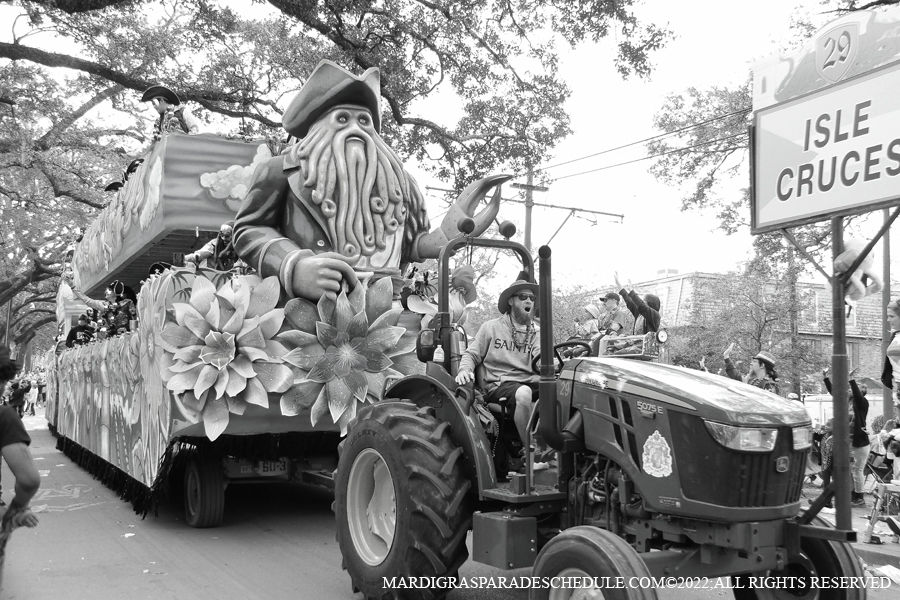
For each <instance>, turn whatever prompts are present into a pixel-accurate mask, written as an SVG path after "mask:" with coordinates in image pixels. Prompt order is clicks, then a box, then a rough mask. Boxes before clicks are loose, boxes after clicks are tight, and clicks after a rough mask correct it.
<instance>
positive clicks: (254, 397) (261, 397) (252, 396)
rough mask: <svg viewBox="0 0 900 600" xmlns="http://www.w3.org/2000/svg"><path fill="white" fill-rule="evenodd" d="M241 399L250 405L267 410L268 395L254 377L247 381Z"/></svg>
mask: <svg viewBox="0 0 900 600" xmlns="http://www.w3.org/2000/svg"><path fill="white" fill-rule="evenodd" d="M241 398H243V399H244V400H246V401H247V402H249V403H250V404H255V405H257V406H262V407H263V408H269V395H268V394H267V393H266V388H264V387H263V384H262V383H260V382H259V381H257V379H256V378H255V377H254V378H253V379H248V380H247V389H245V390H244V393H243V394H241Z"/></svg>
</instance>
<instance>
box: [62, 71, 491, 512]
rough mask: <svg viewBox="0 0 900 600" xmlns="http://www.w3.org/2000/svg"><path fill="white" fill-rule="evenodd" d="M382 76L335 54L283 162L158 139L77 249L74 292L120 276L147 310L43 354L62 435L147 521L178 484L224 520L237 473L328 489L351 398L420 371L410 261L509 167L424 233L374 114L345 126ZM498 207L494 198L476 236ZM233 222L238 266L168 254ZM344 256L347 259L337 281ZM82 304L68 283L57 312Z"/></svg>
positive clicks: (265, 154) (358, 400) (291, 123)
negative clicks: (407, 305)
mask: <svg viewBox="0 0 900 600" xmlns="http://www.w3.org/2000/svg"><path fill="white" fill-rule="evenodd" d="M378 85H379V84H378V72H377V70H374V69H371V70H370V71H368V72H367V73H366V74H364V75H363V76H362V77H356V76H353V75H352V74H350V73H348V72H346V71H344V70H343V69H341V68H340V67H338V66H337V65H334V64H333V63H330V62H328V61H323V63H322V64H321V65H320V66H319V67H318V68H317V69H316V71H315V72H314V73H313V75H312V76H311V77H310V79H309V81H308V82H307V84H306V85H305V86H304V88H303V89H302V90H301V91H300V93H299V94H298V96H297V98H296V99H295V100H294V101H293V102H292V103H291V105H290V106H289V107H288V110H287V111H286V112H285V115H284V117H283V121H284V124H285V129H286V130H287V131H288V132H289V133H291V134H292V135H294V136H295V137H296V138H297V139H299V140H300V141H299V142H298V143H297V144H295V145H294V146H289V147H288V148H287V149H286V150H284V151H278V152H276V153H275V155H274V156H273V152H272V151H271V150H270V146H269V145H268V144H266V143H265V142H262V141H256V142H247V141H244V140H232V139H225V138H222V137H218V136H215V135H209V134H200V135H186V134H182V133H180V132H162V131H161V135H159V136H158V137H159V139H158V141H157V142H156V143H155V144H154V146H153V147H152V149H151V150H150V152H149V153H148V155H147V156H146V157H144V160H143V162H140V163H139V164H137V165H136V169H134V170H133V172H132V173H130V174H129V176H128V177H127V180H126V181H125V182H124V185H122V186H121V188H119V189H118V190H116V191H115V193H116V197H115V199H113V200H112V201H111V202H110V203H109V205H108V206H107V207H106V208H105V209H104V210H103V211H102V212H101V213H100V214H99V215H98V216H97V218H96V219H95V220H94V221H93V222H92V223H91V225H90V226H89V227H88V228H87V230H86V231H85V233H84V235H83V237H82V239H81V240H80V242H79V243H78V244H77V246H76V247H75V249H74V253H73V257H72V276H71V278H70V281H71V284H72V287H73V288H75V289H77V290H79V291H80V292H81V293H83V294H86V295H88V296H91V297H93V298H99V297H101V296H102V295H103V293H104V290H105V289H106V288H107V286H108V285H109V284H110V283H111V282H113V281H116V282H120V283H121V284H122V285H124V286H127V287H129V288H131V289H133V290H135V292H136V302H135V304H136V313H137V319H136V322H132V323H131V327H130V328H129V331H127V332H124V333H121V334H120V335H117V336H114V337H110V338H108V339H105V340H99V341H93V342H91V343H88V344H85V345H81V346H76V347H74V348H70V349H64V350H63V351H61V352H59V353H58V354H57V355H55V356H52V357H48V360H49V361H50V362H51V363H52V368H51V369H49V371H50V373H51V374H50V379H51V382H52V383H51V385H50V386H48V387H49V388H50V390H51V392H50V396H51V397H50V398H49V399H48V410H47V415H48V416H47V418H48V420H49V422H50V426H51V428H52V429H54V430H55V431H56V433H58V436H59V441H58V447H59V448H60V449H62V450H63V451H64V452H65V453H66V454H67V455H69V456H70V457H72V458H73V459H74V460H75V461H76V462H77V463H78V464H79V465H81V466H82V467H84V468H86V469H87V470H89V471H90V472H92V473H93V474H94V475H95V476H97V477H98V478H100V479H101V480H102V481H103V482H104V483H106V484H107V485H109V486H110V487H112V488H113V489H116V490H117V491H118V492H119V493H120V495H121V496H122V497H123V498H124V499H126V500H128V501H130V502H132V504H133V505H134V507H135V510H136V511H137V512H138V513H140V514H144V515H146V514H147V513H148V512H149V511H150V510H152V509H153V508H154V506H155V504H156V502H157V501H158V500H159V498H160V495H161V494H162V493H163V492H165V491H167V490H169V489H173V488H174V489H177V488H178V487H180V485H181V484H182V483H183V485H184V500H185V515H186V520H187V522H188V523H189V524H190V525H192V526H195V527H209V526H216V525H218V524H219V523H220V522H221V520H222V518H223V510H224V508H223V507H224V490H225V488H226V487H227V484H228V482H232V481H251V480H260V479H268V480H271V478H281V479H289V480H293V481H303V482H307V483H313V484H319V485H324V486H327V487H332V486H333V481H332V478H331V473H332V471H333V470H334V469H335V468H336V464H337V445H338V443H339V440H340V435H341V433H342V432H345V431H346V430H347V427H348V424H349V423H350V422H351V420H352V419H353V418H354V417H355V415H356V413H357V408H358V407H359V406H362V405H364V404H366V403H370V402H373V401H376V400H378V399H380V396H381V393H382V390H383V389H384V386H385V383H386V382H387V381H389V380H391V379H399V378H402V377H404V376H405V375H408V374H410V373H413V372H416V371H420V370H422V367H421V366H420V363H419V361H418V360H417V358H416V355H415V334H416V332H417V330H418V329H419V328H420V321H421V318H422V317H421V315H420V314H416V313H412V312H410V311H404V309H403V308H401V306H400V302H399V300H398V298H399V295H398V281H399V280H400V273H401V266H405V263H408V262H410V260H412V259H415V260H422V259H425V258H429V257H436V256H437V254H438V253H439V252H440V249H441V247H443V245H444V244H445V243H446V241H447V240H448V239H449V238H451V237H453V236H455V235H458V229H457V224H458V222H459V221H460V220H462V219H464V218H466V217H471V216H472V215H473V213H474V212H475V208H476V207H477V205H478V204H479V203H480V201H481V200H482V199H483V198H484V197H485V195H486V193H487V190H488V189H490V188H491V187H493V186H495V185H497V184H499V183H501V182H502V181H505V180H506V179H508V177H505V176H500V177H489V178H486V179H483V180H480V181H477V182H475V183H474V184H472V185H471V186H470V187H469V188H467V189H466V190H465V191H464V192H463V194H462V196H461V197H460V200H459V201H458V202H457V203H456V204H455V205H454V206H453V207H451V210H450V211H449V212H448V213H447V215H446V216H445V218H444V219H443V223H442V225H441V226H440V227H438V228H436V229H435V231H428V227H429V224H428V219H427V216H426V215H425V212H424V201H423V198H422V196H421V193H420V192H419V190H418V187H417V186H416V184H415V182H414V181H413V180H412V178H411V177H410V176H409V175H408V174H407V173H406V171H405V170H404V169H403V167H402V163H401V162H400V159H399V158H398V157H397V156H396V154H394V153H393V151H391V150H390V149H389V148H387V146H385V144H384V141H383V140H382V139H381V138H380V136H379V135H378V131H379V123H378V120H377V118H370V119H368V120H365V121H364V120H363V117H362V116H359V117H358V120H357V121H355V122H353V123H350V124H348V123H347V122H346V119H344V117H345V115H344V112H348V109H347V108H346V106H347V105H346V103H347V102H356V103H358V104H360V105H362V108H360V111H358V112H360V113H361V112H365V113H366V114H369V113H370V112H371V114H373V115H379V114H380V112H379V111H378V102H379V94H378V89H379V88H378ZM335 107H337V108H335ZM323 140H325V141H323ZM363 141H364V143H361V142H363ZM343 146H346V150H342V148H343ZM362 146H366V149H363V150H360V147H362ZM316 161H319V162H318V163H317V162H316ZM348 163H349V165H350V166H349V168H348ZM367 164H368V166H367ZM133 165H134V163H133ZM254 172H256V175H255V176H254ZM359 173H361V174H363V175H364V176H363V177H357V174H359ZM316 175H318V179H317V178H316ZM273 177H274V178H280V179H279V180H278V181H276V182H275V183H273ZM276 188H277V189H276ZM273 189H275V191H273ZM323 193H324V194H325V195H323ZM332 198H333V200H332ZM264 202H265V203H269V204H272V203H278V207H277V208H273V207H272V206H266V207H261V206H260V204H261V203H264ZM498 205H499V193H497V194H495V195H494V199H493V200H492V201H491V202H490V204H489V207H488V208H487V209H485V210H483V211H482V214H479V215H477V216H476V218H475V222H476V223H477V228H478V231H476V232H475V233H476V234H480V233H481V232H483V231H484V230H485V229H486V228H487V226H488V225H489V224H490V223H491V222H492V221H493V219H494V217H495V216H496V211H497V208H498ZM346 207H349V209H347V210H345V208H346ZM354 207H355V208H354ZM298 211H299V212H302V214H301V216H300V217H298V216H297V213H298ZM260 215H262V217H261V216H260ZM266 215H268V216H269V217H272V218H273V219H274V220H277V221H278V222H277V223H275V222H262V220H263V218H264V217H266ZM273 215H274V216H273ZM285 215H286V216H285ZM348 215H349V216H348ZM235 218H237V222H236V225H235V236H234V247H235V249H236V250H237V255H238V256H239V257H240V258H241V259H243V261H245V262H244V263H242V265H243V266H236V268H234V269H232V270H231V271H216V270H213V269H209V268H205V267H202V266H199V267H198V266H195V265H191V264H189V265H188V266H185V267H178V266H169V263H177V262H178V260H177V258H178V256H179V255H183V254H184V253H187V252H190V251H191V250H192V249H194V248H195V247H196V246H197V243H198V240H199V238H200V232H214V231H217V230H218V229H219V227H220V225H221V224H222V223H225V222H227V221H231V220H234V219H235ZM298 223H299V224H298ZM310 236H312V238H317V243H316V242H315V241H313V240H312V239H307V238H310ZM326 240H327V243H326ZM332 250H333V251H332ZM338 254H340V255H341V256H343V258H340V261H341V263H342V264H343V265H351V266H348V267H347V268H348V269H352V270H351V271H350V273H349V274H347V273H346V272H345V273H344V274H343V276H342V277H343V279H344V282H343V283H341V284H340V289H339V290H337V289H334V290H331V292H330V293H326V291H324V290H323V289H322V288H321V286H320V284H321V283H322V282H323V281H325V282H326V283H325V284H324V285H326V287H327V286H328V285H330V284H331V283H333V284H334V285H338V283H335V282H329V281H326V280H327V279H328V276H329V274H330V273H333V270H330V268H328V267H329V265H331V264H332V263H330V262H328V261H332V262H333V261H334V260H335V259H334V257H335V256H336V255H338ZM307 259H311V260H307ZM322 261H324V263H323V262H322ZM322 264H324V265H325V268H324V270H322V269H323V268H322ZM294 267H296V268H294ZM307 275H309V276H310V277H312V279H308V278H307ZM339 279H340V277H339ZM347 280H351V281H350V282H349V284H348V281H347ZM317 286H318V287H317ZM83 306H84V305H83V304H79V303H78V302H77V300H76V299H74V298H72V294H71V289H70V287H69V286H68V285H65V284H64V285H62V286H61V288H60V292H59V296H58V313H59V316H60V322H61V323H65V322H66V321H67V320H71V315H76V314H78V313H79V312H81V310H82V308H83Z"/></svg>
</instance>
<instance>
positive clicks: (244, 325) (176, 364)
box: [160, 276, 294, 440]
mask: <svg viewBox="0 0 900 600" xmlns="http://www.w3.org/2000/svg"><path fill="white" fill-rule="evenodd" d="M279 292H280V286H279V283H278V278H276V277H268V278H266V279H265V280H262V281H261V282H260V280H259V278H258V277H255V276H244V277H235V278H234V279H231V280H230V281H228V282H227V283H226V284H224V285H223V286H222V287H221V288H220V289H218V290H217V289H216V286H215V285H214V284H213V283H212V282H211V281H209V280H208V279H206V278H205V277H202V276H197V277H195V279H194V282H193V287H192V289H191V293H190V300H189V302H187V303H183V302H175V303H173V304H172V309H173V312H174V318H175V322H171V321H170V322H168V323H167V324H166V325H165V327H164V328H163V330H162V333H161V334H160V338H161V341H162V344H163V347H164V348H165V350H166V352H167V353H171V359H172V361H173V362H172V364H171V365H170V366H168V367H167V368H166V369H165V370H164V371H163V375H162V377H163V380H164V381H165V382H166V387H167V388H168V389H169V390H170V391H172V392H173V393H174V394H175V398H176V401H177V402H178V404H179V407H180V408H181V409H182V412H183V413H184V414H185V416H186V417H187V418H188V419H189V420H191V421H192V422H195V423H196V422H199V421H201V420H202V422H203V425H204V429H205V431H206V435H207V437H209V439H211V440H215V439H216V438H217V437H219V435H221V434H222V432H223V431H225V428H226V427H227V426H228V421H229V413H234V414H237V415H242V414H244V411H245V410H246V409H247V407H248V406H249V405H251V404H253V405H256V406H260V407H262V408H266V409H267V408H269V396H268V393H269V392H272V393H283V392H285V391H286V390H287V389H288V388H289V387H290V386H291V383H292V381H293V379H294V374H293V372H292V371H291V369H290V368H288V367H287V366H285V365H284V364H282V363H283V360H282V357H283V356H284V355H285V354H287V353H288V349H287V348H286V347H285V346H284V345H282V343H281V342H279V341H276V340H275V339H273V338H274V337H275V336H276V334H278V333H279V331H280V330H281V328H282V324H283V322H284V317H285V311H284V309H282V308H275V306H276V304H277V302H278V296H279ZM170 318H171V317H170ZM165 362H169V361H165Z"/></svg>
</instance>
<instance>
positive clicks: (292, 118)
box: [281, 60, 381, 138]
mask: <svg viewBox="0 0 900 600" xmlns="http://www.w3.org/2000/svg"><path fill="white" fill-rule="evenodd" d="M380 99H381V72H380V71H379V70H378V69H376V68H374V67H373V68H371V69H367V70H366V72H365V73H363V74H362V75H361V76H359V77H357V76H356V75H354V74H353V73H351V72H350V71H347V70H346V69H344V68H343V67H341V66H339V65H337V64H335V63H333V62H331V61H330V60H322V61H320V62H319V64H318V66H316V68H315V70H314V71H313V72H312V75H310V76H309V79H307V80H306V83H305V84H303V87H302V88H300V91H299V92H297V95H296V96H294V99H293V100H291V103H290V104H289V105H288V107H287V110H285V111H284V114H283V115H281V125H282V127H284V129H285V131H287V132H288V133H290V134H291V135H293V136H294V137H297V138H303V137H306V134H307V133H309V128H310V126H311V125H312V124H313V123H315V122H316V121H317V120H318V119H319V117H321V116H322V115H324V114H325V113H327V112H328V111H329V110H331V109H332V108H334V107H336V106H340V105H341V104H355V105H358V106H362V107H363V108H367V109H369V112H370V113H372V125H373V126H374V127H375V131H379V132H380V131H381V105H380Z"/></svg>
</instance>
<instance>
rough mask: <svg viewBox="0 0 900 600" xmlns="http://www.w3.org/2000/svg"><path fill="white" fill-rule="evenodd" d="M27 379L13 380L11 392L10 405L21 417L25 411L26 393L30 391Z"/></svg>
mask: <svg viewBox="0 0 900 600" xmlns="http://www.w3.org/2000/svg"><path fill="white" fill-rule="evenodd" d="M25 383H26V382H25V381H13V382H12V384H11V385H10V386H9V387H10V393H9V406H10V408H12V409H13V410H14V411H16V414H17V415H19V418H20V419H21V418H22V416H23V414H24V412H25V394H27V393H28V387H26V385H25Z"/></svg>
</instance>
